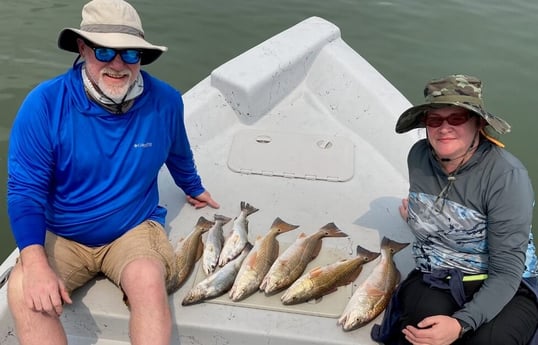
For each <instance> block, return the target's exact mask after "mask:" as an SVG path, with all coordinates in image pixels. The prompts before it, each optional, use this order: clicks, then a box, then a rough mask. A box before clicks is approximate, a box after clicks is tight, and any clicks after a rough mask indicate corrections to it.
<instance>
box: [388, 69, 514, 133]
mask: <svg viewBox="0 0 538 345" xmlns="http://www.w3.org/2000/svg"><path fill="white" fill-rule="evenodd" d="M424 97H425V98H426V102H425V103H424V104H420V105H417V106H414V107H411V108H409V109H407V110H406V111H404V112H403V113H402V114H401V115H400V117H399V118H398V121H397V122H396V133H405V132H407V131H410V130H412V129H415V128H421V127H425V125H424V122H423V119H424V116H425V114H426V111H428V110H429V109H432V108H439V107H443V106H447V105H455V106H459V107H462V108H465V109H468V110H470V111H472V112H474V113H475V114H477V115H479V116H481V117H482V118H484V120H486V122H487V123H488V125H489V126H491V128H493V129H494V130H495V131H496V132H498V133H499V134H504V133H508V132H510V128H511V127H510V124H509V123H508V122H506V121H505V120H503V119H502V118H500V117H498V116H495V115H493V114H491V113H489V112H487V111H486V109H485V108H484V102H483V100H482V82H481V81H480V79H478V78H476V77H473V76H468V75H462V74H453V75H449V76H448V77H445V78H440V79H433V80H431V81H430V82H428V83H427V84H426V87H425V88H424Z"/></svg>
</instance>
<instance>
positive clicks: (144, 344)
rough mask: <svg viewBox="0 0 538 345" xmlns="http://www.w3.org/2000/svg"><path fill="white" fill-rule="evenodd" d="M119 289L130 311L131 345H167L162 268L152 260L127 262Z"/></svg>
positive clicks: (168, 325) (168, 315)
mask: <svg viewBox="0 0 538 345" xmlns="http://www.w3.org/2000/svg"><path fill="white" fill-rule="evenodd" d="M121 287H122V289H123V291H124V292H125V295H126V296H127V298H128V301H129V308H130V310H131V319H130V322H129V328H130V334H131V344H133V345H149V344H151V345H161V344H162V345H169V344H170V338H171V334H172V317H171V313H170V306H169V304H168V294H167V292H166V287H165V268H164V266H163V264H162V263H161V262H159V261H157V260H156V259H151V258H141V259H136V260H134V261H132V262H130V263H129V264H127V266H126V267H125V268H124V269H123V272H122V274H121Z"/></svg>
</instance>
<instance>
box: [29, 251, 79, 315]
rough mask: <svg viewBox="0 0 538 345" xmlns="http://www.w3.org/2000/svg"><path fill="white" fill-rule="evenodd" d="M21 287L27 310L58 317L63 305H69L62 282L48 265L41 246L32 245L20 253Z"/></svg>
mask: <svg viewBox="0 0 538 345" xmlns="http://www.w3.org/2000/svg"><path fill="white" fill-rule="evenodd" d="M21 265H22V266H21V267H22V274H23V280H22V287H23V293H24V300H25V302H26V305H27V307H28V308H30V309H32V310H34V311H36V312H42V313H47V314H49V315H51V316H60V315H61V314H62V312H63V303H64V302H66V303H69V304H71V303H72V301H71V298H70V297H69V293H68V292H67V290H66V288H65V285H64V283H63V281H62V280H61V279H60V278H59V277H58V275H57V274H56V272H54V271H53V270H52V268H51V267H50V266H49V264H48V260H47V257H46V254H45V251H44V249H43V247H42V246H39V245H32V246H28V247H26V248H24V249H23V251H22V252H21Z"/></svg>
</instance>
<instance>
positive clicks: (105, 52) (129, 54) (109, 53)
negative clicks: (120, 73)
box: [85, 41, 142, 64]
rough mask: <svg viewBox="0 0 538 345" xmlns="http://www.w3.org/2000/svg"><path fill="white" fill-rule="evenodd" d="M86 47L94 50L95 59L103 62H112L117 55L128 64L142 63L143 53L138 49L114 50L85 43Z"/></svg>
mask: <svg viewBox="0 0 538 345" xmlns="http://www.w3.org/2000/svg"><path fill="white" fill-rule="evenodd" d="M85 43H86V45H87V46H88V47H90V48H92V50H93V52H94V54H95V58H96V59H97V60H99V61H101V62H110V61H112V60H114V58H115V57H116V55H118V54H120V57H121V59H122V60H123V62H125V63H126V64H135V63H138V62H139V61H140V58H141V55H142V52H141V51H140V50H137V49H119V50H118V49H113V48H105V47H97V46H95V45H94V44H92V43H91V42H88V41H85Z"/></svg>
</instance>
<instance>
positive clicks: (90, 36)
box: [58, 0, 168, 65]
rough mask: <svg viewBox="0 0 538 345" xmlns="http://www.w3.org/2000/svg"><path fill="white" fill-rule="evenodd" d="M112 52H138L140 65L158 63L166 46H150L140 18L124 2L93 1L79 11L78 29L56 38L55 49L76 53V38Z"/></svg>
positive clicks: (68, 30)
mask: <svg viewBox="0 0 538 345" xmlns="http://www.w3.org/2000/svg"><path fill="white" fill-rule="evenodd" d="M79 37H82V38H83V39H86V40H88V41H90V42H92V43H93V44H95V45H97V46H101V47H106V48H114V49H128V48H134V49H139V50H140V51H141V52H142V54H141V60H140V64H142V65H147V64H150V63H152V62H153V61H155V60H157V58H158V57H159V56H160V55H161V54H162V53H163V52H165V51H166V50H168V48H167V47H165V46H158V45H154V44H151V43H149V42H148V41H146V40H145V39H144V30H143V28H142V22H141V20H140V17H139V15H138V13H137V12H136V10H135V9H134V7H133V6H131V5H130V4H129V3H127V2H126V1H124V0H92V1H90V2H88V3H87V4H86V5H84V7H83V8H82V21H81V23H80V29H75V28H64V29H63V30H62V31H60V34H59V36H58V47H60V48H61V49H63V50H67V51H70V52H73V53H78V52H79V51H78V46H77V38H79Z"/></svg>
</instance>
